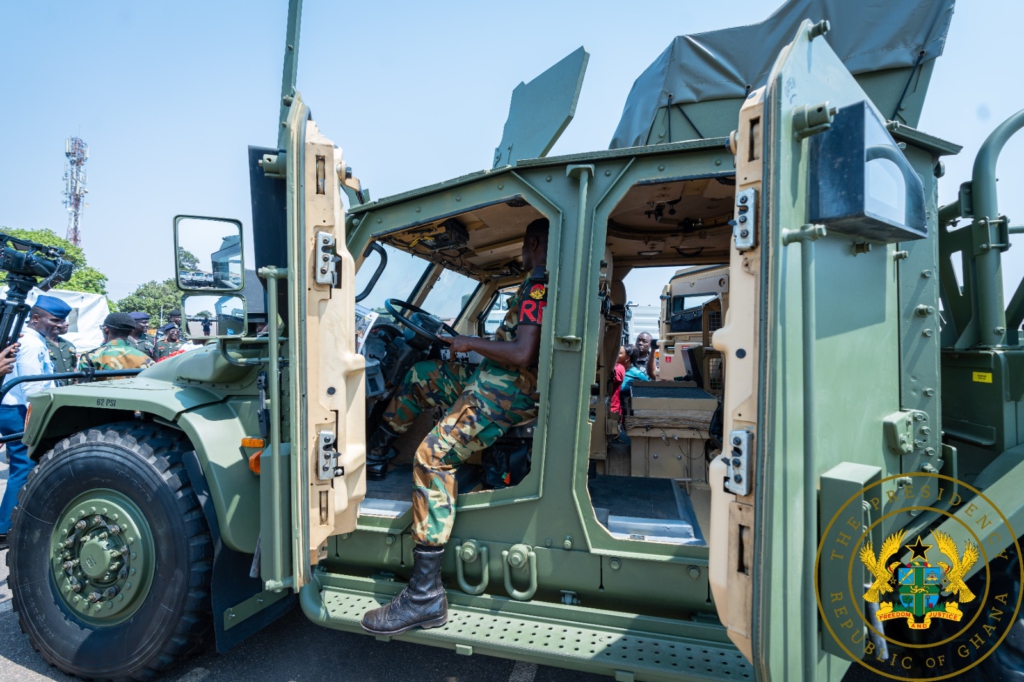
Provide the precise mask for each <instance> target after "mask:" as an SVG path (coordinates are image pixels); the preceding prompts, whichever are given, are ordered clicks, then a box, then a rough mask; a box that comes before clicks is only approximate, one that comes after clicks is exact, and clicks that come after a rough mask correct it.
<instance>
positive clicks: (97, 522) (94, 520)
mask: <svg viewBox="0 0 1024 682" xmlns="http://www.w3.org/2000/svg"><path fill="white" fill-rule="evenodd" d="M101 523H103V517H102V516H100V515H99V514H97V515H96V516H94V517H92V525H94V526H98V525H100V524H101Z"/></svg>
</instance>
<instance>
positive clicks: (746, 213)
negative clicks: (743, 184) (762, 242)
mask: <svg viewBox="0 0 1024 682" xmlns="http://www.w3.org/2000/svg"><path fill="white" fill-rule="evenodd" d="M756 224H757V190H756V189H753V188H750V189H745V190H743V191H742V192H739V193H738V194H737V195H736V219H735V220H733V221H732V234H733V237H735V244H736V250H737V251H740V252H743V251H749V250H750V249H752V248H754V247H755V246H756V245H757V238H756V234H757V230H756V227H755V226H756Z"/></svg>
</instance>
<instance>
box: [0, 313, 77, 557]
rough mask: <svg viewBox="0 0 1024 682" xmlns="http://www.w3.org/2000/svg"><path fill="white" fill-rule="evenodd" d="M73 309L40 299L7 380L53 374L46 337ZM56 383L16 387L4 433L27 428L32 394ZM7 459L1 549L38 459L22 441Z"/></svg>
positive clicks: (2, 408)
mask: <svg viewBox="0 0 1024 682" xmlns="http://www.w3.org/2000/svg"><path fill="white" fill-rule="evenodd" d="M70 312H71V306H69V305H68V304H67V303H65V302H64V301H62V300H60V299H59V298H56V297H54V296H39V297H38V298H36V302H35V304H34V305H33V306H32V309H31V310H29V313H28V314H29V319H28V321H27V322H26V323H25V327H24V331H23V332H22V335H21V339H20V340H19V344H20V347H19V348H18V355H17V357H16V359H15V361H14V371H13V372H11V374H10V376H9V378H8V379H7V381H10V380H11V379H16V378H18V377H24V376H32V375H39V374H53V358H52V357H51V356H50V349H49V347H48V346H47V345H46V339H47V338H48V337H50V336H52V335H53V333H54V331H55V330H56V329H57V328H58V327H60V326H62V324H63V322H64V320H65V319H67V316H68V314H69V313H70ZM54 386H55V384H54V382H53V381H30V382H26V383H23V384H18V385H17V386H15V387H14V388H12V389H11V390H10V391H9V392H8V393H7V395H5V396H4V400H3V404H2V405H0V434H3V435H5V436H8V435H11V434H13V433H21V432H22V431H24V430H25V413H26V411H27V410H28V398H29V396H31V395H35V394H36V393H39V392H40V391H44V390H46V389H48V388H53V387H54ZM7 461H8V462H9V463H10V467H11V468H10V472H9V476H8V479H7V490H6V491H4V497H3V501H2V502H0V548H5V547H6V546H7V532H8V531H9V530H10V529H11V511H12V510H13V509H14V505H15V504H17V501H18V491H20V490H21V487H22V486H23V485H25V481H26V480H27V479H28V472H29V471H31V470H32V467H33V466H35V462H33V461H32V460H31V459H29V456H28V448H27V447H26V446H25V445H24V444H23V443H22V442H21V441H20V440H16V441H11V442H10V443H8V444H7Z"/></svg>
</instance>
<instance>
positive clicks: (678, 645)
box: [300, 581, 754, 681]
mask: <svg viewBox="0 0 1024 682" xmlns="http://www.w3.org/2000/svg"><path fill="white" fill-rule="evenodd" d="M373 585H374V583H373V582H372V581H371V582H368V583H367V587H368V589H373V587H372V586H373ZM377 585H378V586H379V585H380V584H379V583H377ZM399 586H400V585H396V587H399ZM318 587H319V588H320V590H321V591H320V592H319V594H317V589H318ZM388 587H391V585H389V586H388ZM456 594H461V593H451V594H450V598H449V601H451V598H452V597H456ZM390 599H391V596H390V595H386V594H372V593H370V592H366V591H363V590H356V589H350V588H343V587H337V586H333V585H325V586H322V587H320V586H318V585H317V582H314V583H312V584H311V585H307V586H306V587H305V588H303V592H302V598H301V600H300V601H301V603H302V607H303V610H304V611H305V612H306V615H307V616H309V617H310V618H311V619H312V620H314V621H315V622H319V623H320V624H321V625H326V626H328V627H332V628H335V629H341V630H347V631H351V632H363V630H362V628H360V626H359V622H360V620H361V619H362V617H363V614H364V613H366V612H367V611H368V610H370V609H373V608H376V607H377V606H379V605H381V604H384V603H386V602H387V601H388V600H390ZM493 601H495V602H496V603H495V604H494V605H493V607H492V608H490V609H483V608H475V607H469V606H462V605H450V606H449V616H448V623H447V624H446V625H444V626H443V627H440V628H433V629H430V630H414V631H411V632H408V633H405V634H403V635H399V636H397V637H395V639H399V640H404V641H411V642H416V643H420V644H430V645H433V646H441V647H445V648H449V649H455V650H456V651H457V652H458V653H461V654H466V655H470V654H473V653H482V654H486V655H491V656H498V657H501V658H508V659H513V660H524V661H530V662H534V663H539V664H544V665H552V666H557V667H562V668H571V669H576V670H583V671H587V672H594V673H600V674H605V675H613V676H615V677H616V679H622V680H631V679H635V680H676V681H678V680H687V679H694V680H707V679H717V680H747V679H753V677H754V672H753V669H752V668H751V666H750V664H749V663H747V661H746V659H744V658H743V656H742V654H740V653H739V651H737V650H736V649H734V648H732V647H730V646H729V645H728V644H722V643H717V642H716V643H710V642H700V641H697V640H693V639H687V638H682V637H673V636H665V635H655V634H651V633H643V632H638V631H634V630H627V631H625V632H623V631H621V630H615V629H612V628H605V627H601V626H597V625H589V624H588V625H581V624H579V623H570V622H567V621H566V619H563V618H550V617H540V616H535V615H527V614H523V613H510V612H509V610H508V609H506V608H503V607H502V604H505V605H508V604H510V603H511V602H509V601H507V600H503V599H495V600H493ZM516 605H517V606H519V607H524V606H528V605H529V604H528V603H523V602H519V603H516ZM572 608H573V610H574V611H576V610H579V611H582V610H585V609H582V607H578V606H577V607H572ZM594 613H598V612H594ZM566 615H567V616H569V615H571V612H566ZM384 639H387V638H384Z"/></svg>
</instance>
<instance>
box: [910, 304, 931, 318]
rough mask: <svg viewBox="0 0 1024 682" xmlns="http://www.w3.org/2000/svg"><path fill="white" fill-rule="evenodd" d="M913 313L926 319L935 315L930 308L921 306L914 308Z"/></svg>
mask: <svg viewBox="0 0 1024 682" xmlns="http://www.w3.org/2000/svg"><path fill="white" fill-rule="evenodd" d="M914 312H916V313H917V314H918V315H920V316H921V317H928V316H929V315H932V314H934V313H935V308H933V307H931V306H930V305H923V304H922V305H919V306H917V307H916V308H914Z"/></svg>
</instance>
